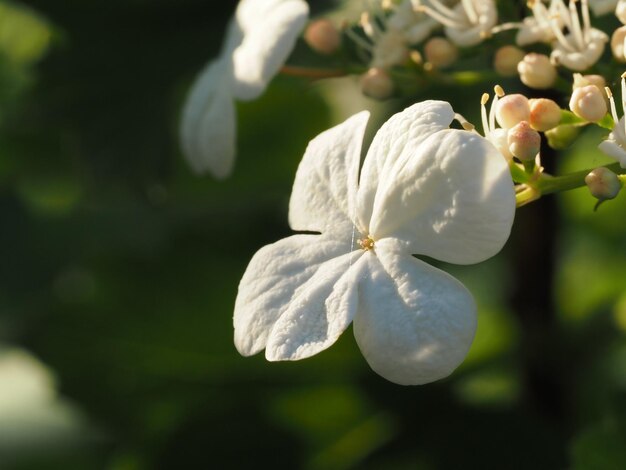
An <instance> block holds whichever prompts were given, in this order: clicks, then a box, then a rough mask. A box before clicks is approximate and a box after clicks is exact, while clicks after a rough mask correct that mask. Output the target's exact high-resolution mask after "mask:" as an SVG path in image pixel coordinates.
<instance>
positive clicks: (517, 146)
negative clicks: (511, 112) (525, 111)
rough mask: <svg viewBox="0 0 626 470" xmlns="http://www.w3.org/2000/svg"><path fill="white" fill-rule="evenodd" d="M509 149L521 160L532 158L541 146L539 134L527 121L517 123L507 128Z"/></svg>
mask: <svg viewBox="0 0 626 470" xmlns="http://www.w3.org/2000/svg"><path fill="white" fill-rule="evenodd" d="M508 143H509V150H510V151H511V153H512V154H513V156H514V157H517V158H519V159H520V160H521V161H523V162H524V161H531V160H534V159H535V157H536V156H537V154H538V153H539V149H540V148H541V136H540V135H539V132H537V131H536V130H534V129H532V128H531V127H530V124H528V122H527V121H522V122H520V123H518V124H517V125H516V126H515V127H513V128H511V129H509V135H508Z"/></svg>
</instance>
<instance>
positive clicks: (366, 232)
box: [234, 101, 515, 385]
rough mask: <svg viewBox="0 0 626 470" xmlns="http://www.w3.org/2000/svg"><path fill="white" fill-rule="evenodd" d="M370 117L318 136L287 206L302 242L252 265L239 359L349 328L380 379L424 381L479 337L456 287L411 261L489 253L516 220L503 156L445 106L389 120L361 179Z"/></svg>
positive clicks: (239, 315) (293, 352)
mask: <svg viewBox="0 0 626 470" xmlns="http://www.w3.org/2000/svg"><path fill="white" fill-rule="evenodd" d="M368 117H369V113H367V112H361V113H359V114H356V115H354V116H353V117H351V118H349V119H348V120H347V121H345V122H344V123H342V124H340V125H338V126H336V127H334V128H332V129H330V130H328V131H326V132H323V133H322V134H320V135H319V136H317V137H316V138H315V139H314V140H313V141H311V143H310V144H309V146H308V148H307V150H306V152H305V154H304V157H303V159H302V162H301V163H300V166H299V168H298V171H297V173H296V178H295V182H294V186H293V192H292V195H291V200H290V204H289V223H290V226H291V228H292V229H294V230H300V231H307V232H318V233H321V234H320V235H314V234H299V235H293V236H291V237H288V238H285V239H283V240H280V241H278V242H277V243H274V244H272V245H268V246H265V247H264V248H262V249H261V250H259V251H258V252H257V253H256V254H255V255H254V257H253V258H252V260H251V262H250V264H249V266H248V268H247V270H246V272H245V274H244V275H243V278H242V280H241V283H240V285H239V293H238V296H237V300H236V303H235V314H234V327H235V345H236V346H237V349H238V350H239V352H240V353H241V354H243V355H246V356H247V355H252V354H256V353H258V352H259V351H261V350H262V349H265V355H266V357H267V359H268V360H271V361H278V360H298V359H303V358H306V357H310V356H313V355H314V354H317V353H319V352H320V351H322V350H324V349H326V348H328V347H329V346H330V345H332V344H333V343H334V342H335V341H336V340H337V338H338V337H339V336H340V335H341V333H342V332H343V331H344V330H345V329H346V328H347V327H348V325H349V324H350V323H351V322H353V325H354V334H355V337H356V340H357V343H358V345H359V347H360V349H361V351H362V352H363V355H364V356H365V358H366V360H367V362H368V363H369V364H370V366H371V367H372V368H373V369H374V370H375V371H376V372H377V373H379V374H380V375H382V376H383V377H385V378H386V379H388V380H390V381H392V382H396V383H399V384H404V385H409V384H422V383H427V382H431V381H434V380H437V379H440V378H443V377H445V376H447V375H449V374H450V373H451V372H452V371H453V370H454V369H455V368H456V367H457V366H458V365H459V364H460V363H461V362H462V360H463V359H464V357H465V355H466V354H467V351H468V350H469V347H470V345H471V343H472V340H473V338H474V333H475V329H476V306H475V304H474V301H473V299H472V296H471V294H470V293H469V291H467V289H466V288H465V287H464V286H463V285H462V284H461V283H459V282H458V281H457V280H456V279H454V278H453V277H451V276H449V275H448V274H446V273H444V272H443V271H440V270H439V269H436V268H434V267H432V266H430V265H428V264H427V263H425V262H423V261H421V260H418V259H416V258H414V257H413V256H411V255H412V254H420V255H426V256H430V257H433V258H436V259H439V260H442V261H446V262H451V263H457V264H471V263H477V262H480V261H483V260H485V259H487V258H489V257H491V256H493V255H495V254H496V253H497V252H498V251H499V250H500V249H501V248H502V246H503V245H504V243H505V242H506V240H507V238H508V236H509V233H510V229H511V224H512V222H513V217H514V213H515V196H514V190H513V182H512V180H511V176H510V174H509V171H508V166H507V162H506V161H505V159H503V158H502V156H501V155H500V153H499V152H498V151H497V150H496V149H495V148H494V147H493V146H492V145H491V144H490V143H489V142H488V141H487V140H486V139H484V138H483V137H481V136H479V135H476V134H474V133H471V132H466V131H462V130H454V129H449V128H448V126H449V125H450V123H451V122H452V120H453V119H454V117H455V114H454V111H453V110H452V108H451V106H450V105H449V104H448V103H446V102H442V101H425V102H423V103H418V104H415V105H413V106H411V107H409V108H407V109H406V110H404V111H403V112H401V113H398V114H396V115H394V116H393V117H392V118H391V119H390V120H389V121H387V122H386V123H385V124H384V125H383V127H382V128H381V129H380V130H379V131H378V133H377V134H376V136H375V138H374V140H373V142H372V144H371V146H370V149H369V151H368V153H367V157H366V158H365V161H364V164H363V168H362V171H361V175H360V183H358V181H359V161H360V154H361V145H362V140H363V135H364V132H365V127H366V124H367V121H368Z"/></svg>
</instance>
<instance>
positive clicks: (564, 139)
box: [545, 124, 580, 150]
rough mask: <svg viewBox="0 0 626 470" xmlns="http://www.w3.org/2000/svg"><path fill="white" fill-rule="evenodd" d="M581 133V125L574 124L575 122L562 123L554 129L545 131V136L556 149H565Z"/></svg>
mask: <svg viewBox="0 0 626 470" xmlns="http://www.w3.org/2000/svg"><path fill="white" fill-rule="evenodd" d="M579 133H580V126H574V125H573V124H561V125H560V126H556V127H555V128H553V129H550V130H549V131H546V132H545V136H546V138H547V139H548V145H549V146H550V147H552V148H553V149H554V150H564V149H566V148H567V147H569V146H570V145H572V142H574V140H576V137H578V134H579Z"/></svg>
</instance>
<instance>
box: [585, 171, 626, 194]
mask: <svg viewBox="0 0 626 470" xmlns="http://www.w3.org/2000/svg"><path fill="white" fill-rule="evenodd" d="M585 183H586V184H587V187H588V188H589V191H590V192H591V195H592V196H593V197H595V198H597V199H600V200H601V201H604V200H606V199H613V198H614V197H615V196H617V195H618V194H619V192H620V190H621V189H622V183H621V181H620V180H619V178H618V177H617V175H616V174H615V173H613V172H612V171H611V170H609V169H608V168H605V167H600V168H596V169H595V170H592V171H591V173H589V174H588V175H587V176H585Z"/></svg>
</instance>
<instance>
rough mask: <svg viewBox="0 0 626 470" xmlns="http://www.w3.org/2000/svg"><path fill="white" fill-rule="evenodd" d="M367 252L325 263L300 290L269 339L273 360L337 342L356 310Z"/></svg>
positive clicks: (268, 354) (307, 353)
mask: <svg viewBox="0 0 626 470" xmlns="http://www.w3.org/2000/svg"><path fill="white" fill-rule="evenodd" d="M364 254H365V252H364V251H362V250H359V251H353V252H352V253H349V254H345V255H342V256H340V257H337V258H335V259H333V260H331V261H328V262H326V263H324V264H323V265H321V266H320V268H319V269H318V270H317V272H316V273H315V274H314V275H313V277H311V279H309V280H308V281H307V282H306V284H304V285H303V286H302V287H300V288H299V289H298V291H297V292H296V294H295V295H294V296H293V298H292V299H291V302H290V305H289V308H288V309H287V310H286V311H285V313H284V314H283V315H281V317H280V318H279V319H278V321H277V322H276V324H275V325H274V328H273V329H272V332H271V333H270V336H269V338H268V340H267V347H266V349H265V357H266V358H267V359H268V360H269V361H286V360H289V361H297V360H299V359H304V358H307V357H311V356H313V355H315V354H317V353H319V352H321V351H323V350H324V349H326V348H328V347H330V346H331V345H332V344H333V343H334V342H335V341H337V339H338V338H339V336H340V335H341V333H343V332H344V330H345V329H346V328H347V327H348V325H349V324H350V322H351V321H352V318H353V317H354V313H355V312H356V308H357V304H358V288H357V287H358V284H359V279H360V277H361V271H362V268H363V267H364V266H366V265H367V261H366V259H365V258H366V256H363V255H364Z"/></svg>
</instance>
